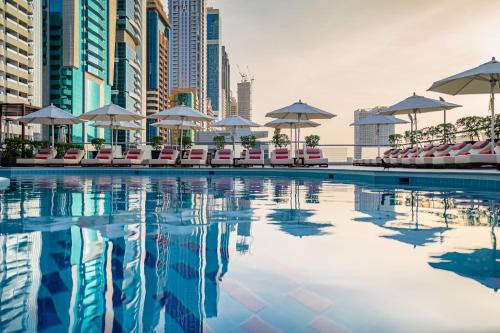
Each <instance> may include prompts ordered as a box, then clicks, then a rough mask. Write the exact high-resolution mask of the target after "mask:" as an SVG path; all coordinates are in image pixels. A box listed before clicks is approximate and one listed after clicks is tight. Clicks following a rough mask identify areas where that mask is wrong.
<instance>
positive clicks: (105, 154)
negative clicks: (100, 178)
mask: <svg viewBox="0 0 500 333" xmlns="http://www.w3.org/2000/svg"><path fill="white" fill-rule="evenodd" d="M116 152H117V149H116V147H113V148H103V149H101V150H99V152H98V153H97V155H96V157H95V158H94V159H83V160H82V163H81V164H82V166H98V165H111V164H112V162H113V158H114V157H116Z"/></svg>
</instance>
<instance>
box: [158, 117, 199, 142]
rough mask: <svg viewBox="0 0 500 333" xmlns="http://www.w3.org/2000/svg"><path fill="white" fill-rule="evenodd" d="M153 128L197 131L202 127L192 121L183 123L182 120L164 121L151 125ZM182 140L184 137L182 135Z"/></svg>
mask: <svg viewBox="0 0 500 333" xmlns="http://www.w3.org/2000/svg"><path fill="white" fill-rule="evenodd" d="M151 126H153V127H156V128H167V129H176V130H178V131H179V130H181V129H182V130H189V129H191V130H197V129H200V128H201V126H199V125H198V124H195V123H193V122H192V121H182V120H162V121H159V122H157V123H154V124H151ZM181 139H182V135H181Z"/></svg>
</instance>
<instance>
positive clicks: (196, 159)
mask: <svg viewBox="0 0 500 333" xmlns="http://www.w3.org/2000/svg"><path fill="white" fill-rule="evenodd" d="M181 164H182V165H187V166H194V165H197V166H202V165H207V151H206V149H191V150H190V151H189V152H188V156H186V157H185V158H183V159H181Z"/></svg>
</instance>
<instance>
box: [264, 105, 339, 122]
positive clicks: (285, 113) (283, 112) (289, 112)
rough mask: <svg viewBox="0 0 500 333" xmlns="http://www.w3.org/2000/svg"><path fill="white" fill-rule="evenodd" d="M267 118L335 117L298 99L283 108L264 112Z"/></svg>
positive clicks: (306, 118)
mask: <svg viewBox="0 0 500 333" xmlns="http://www.w3.org/2000/svg"><path fill="white" fill-rule="evenodd" d="M266 117H269V118H278V119H293V118H296V119H305V120H310V119H331V118H333V117H336V115H334V114H332V113H330V112H326V111H323V110H321V109H318V108H315V107H313V106H310V105H309V104H306V103H303V102H302V101H298V102H297V103H293V104H292V105H289V106H286V107H284V108H281V109H278V110H275V111H272V112H269V113H268V114H266Z"/></svg>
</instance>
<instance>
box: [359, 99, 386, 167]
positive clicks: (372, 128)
mask: <svg viewBox="0 0 500 333" xmlns="http://www.w3.org/2000/svg"><path fill="white" fill-rule="evenodd" d="M380 109H381V108H380V107H376V108H373V109H359V110H356V111H354V121H358V120H361V119H363V118H366V117H368V116H371V115H373V114H374V113H377V112H378V111H379V110H380ZM353 127H354V144H355V145H356V146H355V147H354V158H355V159H360V158H362V155H363V147H362V146H363V145H372V146H373V145H379V146H388V145H389V136H390V135H391V134H394V133H395V126H394V125H380V127H379V135H377V125H365V126H353Z"/></svg>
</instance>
